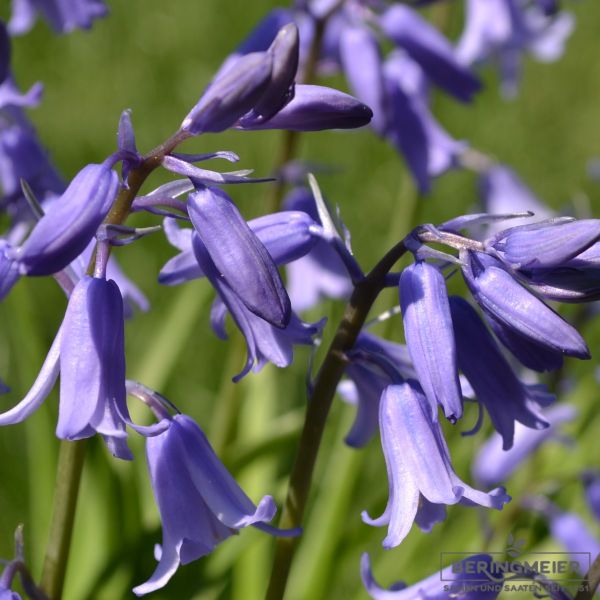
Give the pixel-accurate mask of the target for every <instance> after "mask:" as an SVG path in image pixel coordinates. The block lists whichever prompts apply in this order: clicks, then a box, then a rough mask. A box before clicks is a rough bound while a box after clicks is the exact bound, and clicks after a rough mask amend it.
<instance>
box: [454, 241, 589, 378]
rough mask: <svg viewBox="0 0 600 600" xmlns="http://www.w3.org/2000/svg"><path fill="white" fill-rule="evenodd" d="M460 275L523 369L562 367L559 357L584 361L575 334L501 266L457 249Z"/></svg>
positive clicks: (582, 345)
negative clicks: (459, 251)
mask: <svg viewBox="0 0 600 600" xmlns="http://www.w3.org/2000/svg"><path fill="white" fill-rule="evenodd" d="M461 259H462V262H463V265H464V266H463V269H462V272H463V276H464V279H465V281H466V282H467V285H468V287H469V289H470V290H471V293H472V294H473V297H474V298H475V300H476V301H477V303H478V304H479V306H480V307H481V308H482V310H483V312H484V314H485V316H486V317H487V319H488V322H489V323H490V325H491V326H492V327H493V329H494V332H495V333H496V335H497V336H498V337H499V339H500V341H501V342H502V343H503V344H504V345H506V346H507V347H508V349H509V350H510V351H511V352H512V353H513V354H514V355H515V356H516V357H517V358H518V359H519V360H520V361H521V362H522V363H523V364H524V365H525V366H527V367H530V368H533V369H536V370H547V369H554V368H557V366H560V364H561V359H562V355H566V356H575V357H577V358H582V359H587V358H589V357H590V354H589V350H588V348H587V346H586V344H585V341H584V340H583V338H582V337H581V336H580V335H579V333H578V332H577V331H576V330H575V329H574V328H573V327H571V325H569V324H568V323H567V322H566V321H564V320H563V319H562V317H560V316H559V315H558V314H557V313H556V312H554V311H553V310H552V309H551V308H550V307H549V306H548V305H546V304H545V303H544V302H542V301H541V300H540V299H539V298H538V297H537V296H535V295H534V294H532V293H531V292H530V291H528V290H527V289H526V288H525V287H523V286H522V285H521V284H520V283H519V282H518V281H517V280H516V279H515V277H514V276H513V274H511V273H509V272H508V271H507V270H506V269H505V268H504V266H503V264H502V263H501V262H500V261H499V260H497V259H495V258H493V257H491V256H489V255H487V254H484V253H481V252H474V251H470V250H465V251H461Z"/></svg>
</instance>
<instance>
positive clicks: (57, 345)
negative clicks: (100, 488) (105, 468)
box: [0, 276, 144, 459]
mask: <svg viewBox="0 0 600 600" xmlns="http://www.w3.org/2000/svg"><path fill="white" fill-rule="evenodd" d="M59 373H60V376H61V378H60V402H59V416H58V424H57V427H56V435H57V436H58V437H59V438H61V439H66V440H79V439H83V438H87V437H90V436H92V435H94V434H95V433H99V434H101V435H102V436H103V438H104V439H105V441H106V444H107V446H108V448H109V450H110V451H111V453H113V454H114V455H115V456H117V457H119V458H124V459H130V458H132V456H131V453H130V451H129V448H128V447H127V441H126V438H127V435H126V431H125V426H126V424H128V425H130V426H133V424H132V423H131V421H130V418H129V413H128V410H127V405H126V402H125V398H126V391H125V347H124V333H123V301H122V298H121V293H120V291H119V288H118V286H117V284H116V283H115V282H114V281H107V280H105V279H101V278H94V277H89V276H84V277H83V278H82V279H81V280H80V281H79V283H78V284H77V285H76V286H75V289H74V290H73V292H72V294H71V296H70V298H69V304H68V306H67V311H66V313H65V317H64V319H63V322H62V325H61V327H60V329H59V331H58V333H57V335H56V338H55V339H54V342H53V343H52V346H51V348H50V351H49V353H48V356H47V357H46V360H45V361H44V364H43V366H42V368H41V370H40V373H39V375H38V377H37V379H36V381H35V382H34V384H33V386H32V387H31V389H30V390H29V392H28V393H27V395H26V396H25V398H24V399H23V400H21V402H19V403H18V404H17V405H16V406H15V407H13V408H12V409H10V410H8V411H6V412H4V413H2V414H0V425H9V424H14V423H20V422H21V421H23V420H24V419H26V418H27V417H28V416H29V415H31V414H32V413H33V412H35V411H36V410H37V409H38V408H39V407H40V406H41V404H42V403H43V401H44V400H45V399H46V397H47V396H48V394H49V393H50V392H51V391H52V388H53V387H54V384H55V382H56V379H57V377H58V375H59ZM141 431H144V429H143V428H142V429H141Z"/></svg>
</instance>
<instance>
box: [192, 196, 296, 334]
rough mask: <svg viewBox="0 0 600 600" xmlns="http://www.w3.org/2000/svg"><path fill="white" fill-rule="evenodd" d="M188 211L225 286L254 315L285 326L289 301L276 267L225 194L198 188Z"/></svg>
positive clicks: (289, 308)
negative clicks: (225, 283)
mask: <svg viewBox="0 0 600 600" xmlns="http://www.w3.org/2000/svg"><path fill="white" fill-rule="evenodd" d="M188 212H189V215H190V218H191V220H192V223H193V225H194V228H195V230H196V231H197V233H198V236H199V238H200V239H201V240H202V243H203V245H204V247H205V248H206V250H207V252H208V254H209V255H210V258H211V260H212V262H213V263H214V264H215V267H216V269H217V271H218V272H219V274H220V276H221V277H222V278H224V280H225V281H226V282H227V285H228V286H229V288H230V289H231V290H233V291H234V292H235V293H236V294H237V296H238V298H239V299H240V300H241V302H243V304H244V305H245V306H246V307H247V308H248V309H249V310H250V311H252V312H253V313H255V314H256V315H257V316H259V317H261V318H263V319H265V320H266V321H268V322H269V323H271V324H272V325H275V326H276V327H285V326H286V325H287V324H288V323H289V320H290V316H291V304H290V300H289V297H288V295H287V292H286V291H285V287H284V286H283V282H282V281H281V277H280V275H279V272H278V270H277V266H276V265H275V263H274V262H273V259H272V258H271V256H270V255H269V253H268V252H267V250H266V248H265V247H264V245H263V244H262V243H261V241H260V240H259V239H258V237H257V236H256V234H255V233H254V232H253V231H252V230H251V229H250V227H249V226H248V224H247V223H246V221H245V220H244V218H243V217H242V215H241V214H240V212H239V211H238V209H237V208H236V206H235V204H234V203H233V202H232V201H231V199H230V198H229V196H227V194H226V193H225V192H223V191H222V190H220V189H218V188H205V187H203V188H200V189H198V190H196V191H195V192H193V193H192V194H190V197H189V200H188Z"/></svg>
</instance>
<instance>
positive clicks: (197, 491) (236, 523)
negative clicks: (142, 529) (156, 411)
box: [133, 414, 299, 596]
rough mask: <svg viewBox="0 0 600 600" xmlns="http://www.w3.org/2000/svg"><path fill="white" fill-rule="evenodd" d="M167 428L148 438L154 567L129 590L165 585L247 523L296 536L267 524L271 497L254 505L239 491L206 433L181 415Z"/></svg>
mask: <svg viewBox="0 0 600 600" xmlns="http://www.w3.org/2000/svg"><path fill="white" fill-rule="evenodd" d="M165 420H166V421H168V428H167V429H166V430H165V431H164V432H163V433H161V434H159V435H156V436H154V437H149V438H148V439H147V441H146V458H147V462H148V468H149V471H150V480H151V483H152V490H153V492H154V497H155V500H156V503H157V505H158V509H159V512H160V518H161V522H162V545H161V546H160V548H159V550H158V551H157V553H156V558H157V560H158V565H157V567H156V570H155V571H154V573H153V574H152V576H151V577H150V579H148V581H146V582H145V583H143V584H141V585H138V586H137V587H135V588H134V589H133V591H134V593H135V594H137V595H138V596H142V595H144V594H148V593H150V592H153V591H155V590H157V589H160V588H161V587H163V586H164V585H165V584H166V583H167V582H168V581H169V579H171V577H172V576H173V575H174V573H175V571H176V570H177V568H178V567H179V565H180V564H183V565H185V564H188V563H190V562H192V561H194V560H197V559H199V558H201V557H202V556H205V555H207V554H209V553H210V552H212V551H213V550H214V548H215V547H216V546H217V545H218V544H219V543H220V542H222V541H223V540H225V539H226V538H228V537H230V536H231V535H234V534H235V533H237V532H238V531H239V530H240V529H243V528H244V527H248V526H250V525H252V526H254V527H256V528H258V529H261V530H262V531H265V532H267V533H270V534H273V535H284V536H285V535H298V533H299V532H298V531H297V530H288V531H282V530H278V529H275V528H274V527H271V526H269V525H267V524H266V523H267V522H269V521H271V520H272V519H273V517H274V516H275V512H276V510H277V509H276V507H275V503H274V501H273V498H272V497H271V496H264V497H263V498H262V499H261V501H260V502H259V503H258V505H255V504H254V503H253V502H252V501H251V500H250V498H248V496H247V495H246V494H245V493H244V492H243V491H242V489H241V488H240V487H239V485H238V484H237V482H236V481H235V480H234V478H233V477H232V476H231V474H230V473H229V472H228V471H227V469H226V468H225V467H224V466H223V464H222V463H221V461H220V460H219V458H218V457H217V455H216V454H215V452H214V450H213V449H212V447H211V446H210V443H209V442H208V440H207V439H206V436H205V435H204V433H203V432H202V430H201V429H200V427H198V425H196V423H195V422H194V421H193V420H192V419H191V418H190V417H187V416H185V415H182V414H178V415H175V416H174V417H173V418H172V419H165Z"/></svg>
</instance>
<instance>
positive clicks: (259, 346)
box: [192, 233, 324, 381]
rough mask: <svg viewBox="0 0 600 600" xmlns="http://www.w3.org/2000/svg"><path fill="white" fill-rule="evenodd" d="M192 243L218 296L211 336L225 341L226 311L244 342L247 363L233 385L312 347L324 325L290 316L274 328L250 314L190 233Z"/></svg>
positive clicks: (213, 314) (200, 241) (199, 242)
mask: <svg viewBox="0 0 600 600" xmlns="http://www.w3.org/2000/svg"><path fill="white" fill-rule="evenodd" d="M192 243H193V247H194V252H195V254H196V259H197V261H198V263H199V265H200V268H201V269H202V272H203V273H204V274H205V275H206V277H207V278H208V280H209V281H210V282H211V284H212V286H213V287H214V288H215V289H216V290H217V293H218V295H219V297H218V299H217V301H216V302H215V304H214V305H213V309H212V311H211V324H212V327H213V329H214V331H215V333H216V334H217V335H218V336H219V337H221V338H223V339H224V338H226V337H227V335H226V332H225V317H226V314H227V311H229V313H230V314H231V316H232V318H233V320H234V321H235V323H236V325H237V326H238V328H239V329H240V331H241V332H242V334H243V336H244V338H245V340H246V348H247V360H246V363H245V365H244V367H243V369H242V371H241V372H240V373H239V374H238V375H236V376H235V377H234V378H233V379H234V381H239V379H241V378H242V377H244V375H246V374H247V373H248V372H249V371H250V369H253V370H254V371H259V370H260V369H261V368H262V367H263V366H264V364H265V363H266V362H272V363H273V364H275V365H276V366H278V367H286V366H288V365H289V364H291V362H292V360H293V348H294V345H295V344H304V345H312V344H313V337H314V336H315V335H316V334H317V333H319V332H320V330H321V328H322V327H323V324H324V322H323V321H321V322H319V323H315V324H313V325H311V324H309V323H305V322H304V321H301V320H300V319H299V318H298V317H297V316H296V315H295V313H294V312H290V318H289V320H288V323H287V325H286V326H285V327H275V326H274V325H271V324H270V323H269V322H267V321H266V320H264V319H263V318H261V317H259V316H257V315H256V314H255V313H254V312H252V311H250V310H249V309H248V308H247V307H246V305H245V304H244V303H243V302H242V300H241V299H240V297H239V296H238V294H237V293H236V292H235V291H234V290H232V288H231V287H230V286H229V284H228V282H227V280H226V279H225V278H223V277H222V276H221V274H220V273H219V271H218V269H217V267H216V265H215V263H214V262H213V261H212V259H211V256H210V254H209V253H208V251H207V249H206V247H205V246H204V244H203V243H202V240H201V239H200V237H199V236H198V235H197V234H196V233H194V235H193V237H192Z"/></svg>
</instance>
